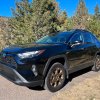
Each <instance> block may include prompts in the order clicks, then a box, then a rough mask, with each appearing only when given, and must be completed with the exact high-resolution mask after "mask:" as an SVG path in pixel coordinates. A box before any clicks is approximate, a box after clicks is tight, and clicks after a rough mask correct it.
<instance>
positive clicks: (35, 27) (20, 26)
mask: <svg viewBox="0 0 100 100" xmlns="http://www.w3.org/2000/svg"><path fill="white" fill-rule="evenodd" d="M58 12H59V8H58V4H57V2H56V1H55V0H48V1H47V0H33V1H32V3H29V0H20V2H16V9H15V10H13V18H11V19H10V21H9V26H10V29H11V30H10V32H9V35H8V36H9V40H10V41H9V42H10V43H12V41H13V43H14V44H15V43H17V44H18V43H25V42H31V41H34V40H36V39H38V38H40V37H41V36H43V35H46V34H50V33H54V32H57V26H58V22H59V21H58ZM9 42H7V43H9Z"/></svg>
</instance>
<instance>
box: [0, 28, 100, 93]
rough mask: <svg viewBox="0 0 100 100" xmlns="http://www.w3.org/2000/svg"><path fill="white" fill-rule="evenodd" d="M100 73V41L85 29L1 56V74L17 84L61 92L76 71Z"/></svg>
mask: <svg viewBox="0 0 100 100" xmlns="http://www.w3.org/2000/svg"><path fill="white" fill-rule="evenodd" d="M90 66H93V67H92V69H93V70H95V71H99V70H100V42H99V40H98V39H97V38H96V37H95V36H94V35H93V34H91V32H88V31H85V30H79V29H76V30H71V31H68V32H61V33H57V34H52V35H47V36H45V37H43V38H41V39H39V40H38V41H36V43H32V44H26V45H19V46H11V47H7V48H5V49H3V50H2V52H1V53H0V74H1V75H2V76H4V77H5V78H7V79H8V80H10V81H12V82H14V83H15V84H18V85H22V86H27V87H35V86H42V87H44V88H45V89H48V90H49V91H51V92H55V91H58V90H59V89H61V88H62V87H63V85H64V82H65V79H66V78H69V74H70V73H73V72H75V71H78V70H81V69H84V68H86V67H90Z"/></svg>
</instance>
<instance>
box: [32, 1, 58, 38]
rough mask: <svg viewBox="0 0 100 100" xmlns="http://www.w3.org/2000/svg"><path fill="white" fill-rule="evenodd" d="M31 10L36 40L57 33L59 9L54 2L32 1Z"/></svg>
mask: <svg viewBox="0 0 100 100" xmlns="http://www.w3.org/2000/svg"><path fill="white" fill-rule="evenodd" d="M33 9H34V10H35V11H34V13H33V15H32V16H33V17H32V22H33V31H34V33H35V35H36V36H37V37H36V38H39V37H41V36H43V35H46V34H51V33H55V32H57V26H58V19H57V17H58V12H59V8H58V4H57V3H56V1H55V0H48V1H47V0H34V1H33Z"/></svg>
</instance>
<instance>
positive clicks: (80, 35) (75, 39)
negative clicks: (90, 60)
mask: <svg viewBox="0 0 100 100" xmlns="http://www.w3.org/2000/svg"><path fill="white" fill-rule="evenodd" d="M76 41H81V42H83V38H82V34H81V33H77V34H75V35H74V36H73V37H72V38H71V41H70V43H72V44H73V43H75V42H76Z"/></svg>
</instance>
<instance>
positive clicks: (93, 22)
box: [87, 4, 100, 38]
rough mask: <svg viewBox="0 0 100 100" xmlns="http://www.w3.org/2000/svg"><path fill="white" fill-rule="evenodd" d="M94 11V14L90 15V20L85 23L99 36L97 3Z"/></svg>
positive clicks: (99, 15)
mask: <svg viewBox="0 0 100 100" xmlns="http://www.w3.org/2000/svg"><path fill="white" fill-rule="evenodd" d="M94 12H95V14H94V15H93V16H91V20H90V21H88V23H87V29H88V30H89V31H91V32H93V33H94V34H96V36H97V37H98V38H100V11H99V6H98V4H97V5H96V7H95V9H94Z"/></svg>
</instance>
